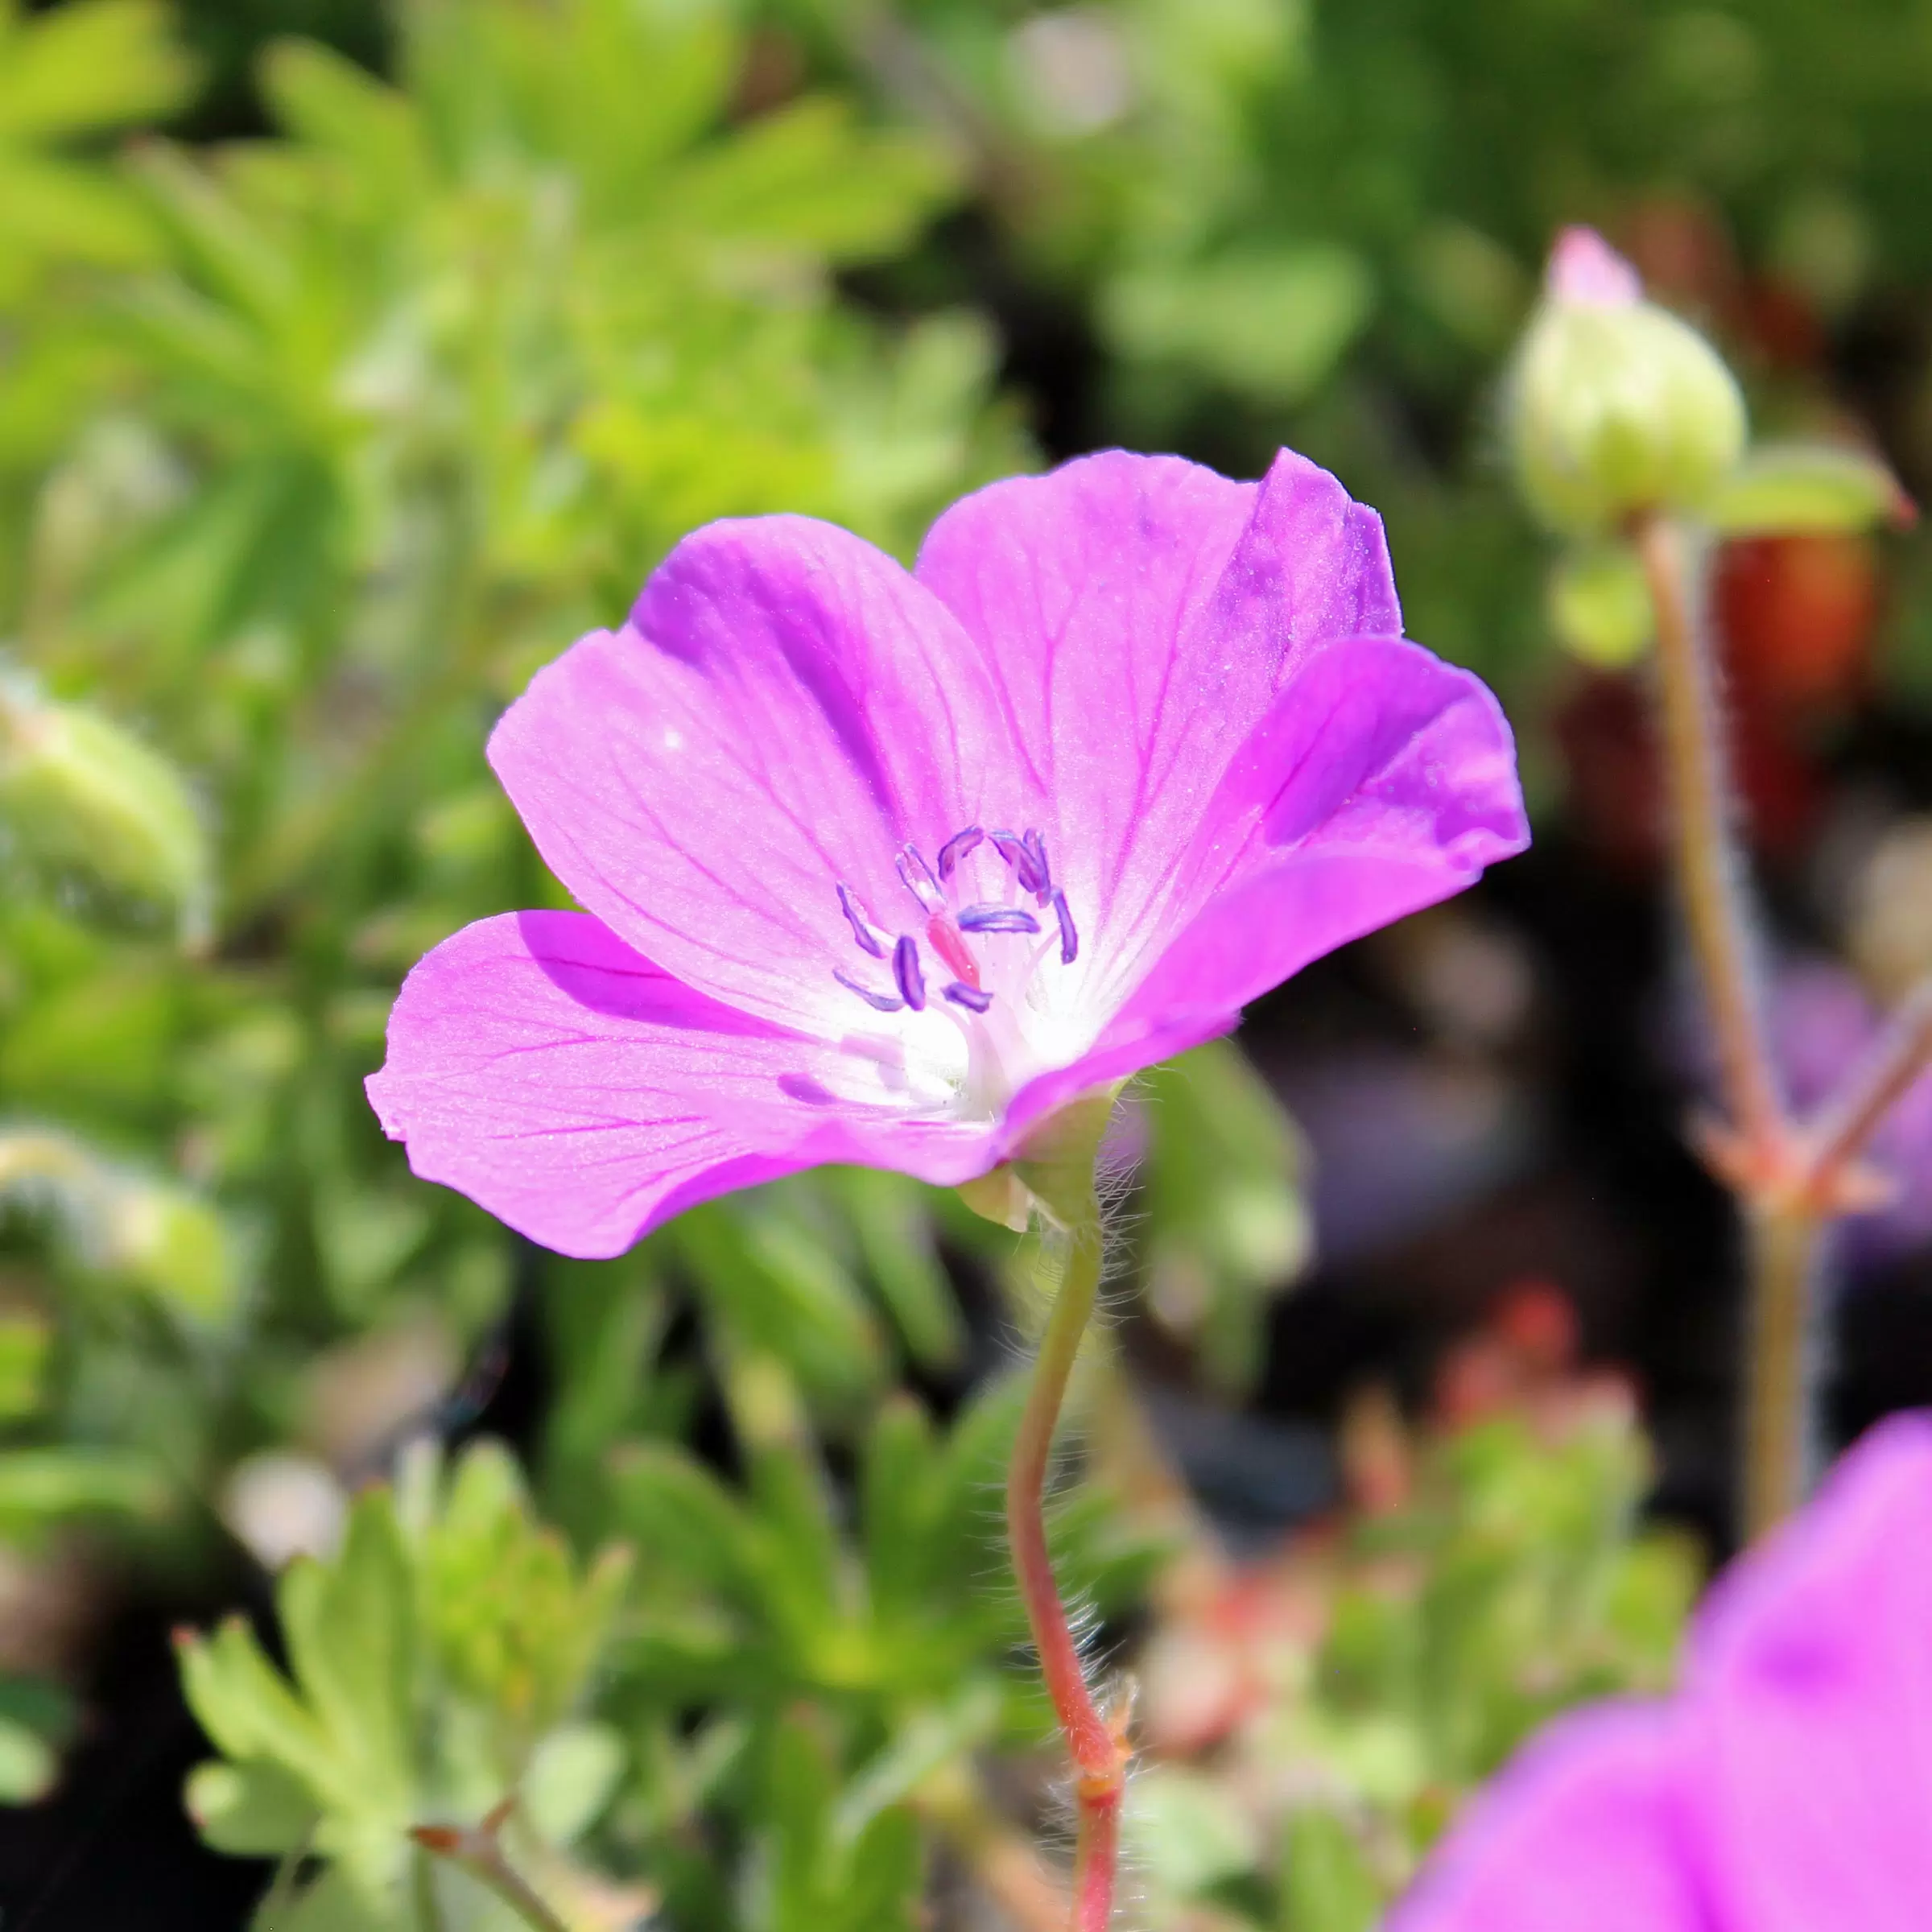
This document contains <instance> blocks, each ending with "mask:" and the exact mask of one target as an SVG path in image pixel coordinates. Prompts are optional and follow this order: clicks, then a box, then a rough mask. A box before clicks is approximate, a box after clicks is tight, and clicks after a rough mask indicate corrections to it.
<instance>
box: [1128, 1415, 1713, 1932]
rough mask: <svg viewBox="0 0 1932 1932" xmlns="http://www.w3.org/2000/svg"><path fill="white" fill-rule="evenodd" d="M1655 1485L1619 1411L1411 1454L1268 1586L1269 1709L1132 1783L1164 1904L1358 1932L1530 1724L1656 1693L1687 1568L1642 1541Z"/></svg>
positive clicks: (1280, 1924)
mask: <svg viewBox="0 0 1932 1932" xmlns="http://www.w3.org/2000/svg"><path fill="white" fill-rule="evenodd" d="M1648 1482H1649V1459H1648V1455H1647V1453H1646V1451H1645V1447H1644V1444H1643V1442H1642V1439H1641V1435H1639V1433H1638V1432H1637V1429H1636V1427H1635V1425H1634V1423H1633V1419H1632V1417H1631V1414H1630V1412H1629V1408H1628V1406H1627V1405H1625V1404H1622V1403H1618V1402H1611V1403H1609V1404H1608V1405H1607V1406H1605V1405H1601V1404H1597V1405H1592V1404H1591V1402H1589V1401H1588V1400H1587V1398H1586V1399H1585V1400H1583V1402H1579V1404H1578V1405H1577V1406H1576V1407H1575V1409H1574V1410H1572V1411H1571V1413H1570V1414H1568V1415H1567V1416H1566V1417H1564V1418H1563V1420H1562V1421H1561V1422H1560V1423H1559V1424H1558V1425H1557V1426H1554V1427H1553V1426H1551V1424H1550V1419H1549V1418H1544V1419H1543V1420H1542V1422H1538V1421H1537V1420H1535V1419H1534V1418H1532V1417H1530V1416H1529V1415H1526V1414H1504V1415H1501V1416H1499V1417H1496V1418H1493V1419H1490V1420H1488V1421H1485V1422H1481V1423H1480V1424H1476V1425H1475V1426H1468V1427H1465V1428H1463V1429H1460V1430H1455V1431H1453V1432H1450V1433H1446V1434H1443V1435H1437V1436H1435V1437H1434V1438H1433V1439H1427V1440H1426V1441H1425V1442H1424V1443H1423V1445H1422V1448H1421V1451H1420V1452H1419V1454H1418V1457H1417V1459H1416V1469H1415V1475H1414V1488H1413V1492H1412V1493H1410V1495H1409V1496H1407V1497H1406V1499H1405V1500H1403V1501H1402V1502H1401V1503H1399V1504H1398V1505H1396V1506H1394V1507H1384V1508H1382V1509H1376V1510H1369V1511H1364V1512H1363V1513H1360V1514H1359V1515H1357V1516H1356V1517H1355V1518H1354V1519H1353V1520H1352V1521H1349V1522H1348V1523H1346V1524H1345V1525H1343V1526H1342V1527H1341V1529H1340V1534H1339V1536H1338V1537H1334V1538H1329V1539H1326V1540H1324V1539H1321V1538H1315V1539H1311V1541H1310V1542H1307V1543H1306V1544H1304V1545H1303V1546H1302V1547H1301V1548H1300V1549H1298V1550H1294V1551H1293V1552H1291V1553H1290V1558H1289V1560H1288V1561H1287V1562H1286V1563H1285V1564H1283V1565H1282V1566H1280V1567H1278V1568H1277V1569H1276V1570H1274V1571H1272V1572H1269V1573H1266V1574H1265V1575H1264V1576H1263V1578H1262V1579H1261V1581H1260V1583H1259V1586H1258V1587H1260V1588H1261V1590H1263V1591H1268V1592H1272V1593H1273V1595H1274V1596H1275V1598H1276V1599H1277V1600H1278V1601H1279V1602H1280V1603H1281V1604H1282V1606H1283V1607H1284V1614H1283V1615H1282V1616H1281V1617H1280V1618H1279V1619H1278V1620H1277V1621H1276V1623H1275V1624H1274V1626H1273V1627H1274V1629H1276V1630H1277V1631H1278V1632H1279V1633H1286V1634H1285V1635H1278V1636H1277V1637H1275V1639H1274V1648H1273V1649H1272V1651H1271V1652H1270V1653H1267V1654H1266V1655H1265V1657H1262V1658H1261V1659H1258V1660H1257V1662H1259V1663H1260V1664H1261V1668H1263V1669H1264V1670H1265V1672H1266V1673H1267V1674H1268V1675H1269V1678H1271V1679H1272V1681H1273V1683H1274V1691H1273V1695H1271V1696H1269V1697H1266V1698H1257V1699H1254V1700H1253V1703H1251V1704H1250V1705H1249V1707H1246V1708H1245V1709H1244V1710H1243V1711H1242V1712H1241V1721H1240V1724H1239V1727H1238V1728H1237V1729H1236V1731H1235V1732H1234V1733H1233V1735H1232V1737H1231V1738H1230V1739H1229V1740H1228V1742H1227V1743H1225V1744H1224V1745H1223V1746H1222V1748H1221V1750H1220V1753H1219V1754H1218V1755H1217V1756H1216V1757H1214V1758H1212V1760H1210V1761H1209V1762H1208V1764H1207V1765H1204V1766H1197V1765H1192V1764H1187V1763H1167V1764H1159V1765H1154V1767H1153V1768H1151V1769H1149V1770H1148V1771H1147V1773H1146V1774H1145V1776H1144V1777H1143V1779H1142V1781H1141V1783H1140V1784H1139V1785H1137V1787H1136V1789H1135V1792H1134V1794H1133V1810H1132V1824H1131V1831H1132V1835H1133V1843H1134V1844H1135V1845H1136V1846H1137V1849H1138V1852H1139V1855H1140V1856H1141V1859H1142V1860H1143V1861H1144V1864H1145V1866H1146V1870H1147V1872H1148V1874H1149V1884H1150V1889H1152V1890H1153V1891H1154V1893H1155V1894H1156V1896H1157V1897H1158V1898H1159V1899H1160V1900H1161V1901H1163V1905H1164V1909H1166V1910H1168V1911H1170V1912H1171V1911H1176V1910H1179V1909H1180V1908H1181V1906H1182V1905H1183V1904H1185V1903H1186V1902H1187V1901H1195V1902H1196V1903H1198V1904H1199V1905H1203V1907H1212V1908H1214V1909H1216V1913H1217V1914H1219V1915H1224V1916H1217V1917H1216V1918H1213V1919H1211V1920H1208V1921H1205V1922H1203V1923H1204V1924H1225V1926H1227V1927H1228V1932H1234V1928H1236V1927H1239V1926H1253V1925H1259V1926H1269V1927H1273V1928H1278V1929H1279V1932H1369V1928H1370V1927H1372V1926H1374V1925H1375V1924H1376V1923H1377V1921H1378V1920H1379V1918H1380V1916H1381V1910H1382V1909H1383V1907H1384V1906H1385V1905H1386V1904H1388V1903H1389V1901H1391V1900H1392V1899H1393V1897H1395V1896H1396V1895H1397V1893H1399V1892H1400V1891H1401V1889H1402V1887H1403V1886H1404V1885H1406V1883H1407V1882H1408V1880H1409V1879H1410V1876H1412V1875H1413V1873H1414V1870H1415V1868H1416V1865H1417V1864H1418V1860H1419V1859H1420V1857H1421V1856H1422V1853H1423V1852H1426V1850H1427V1849H1428V1847H1430V1845H1431V1844H1432V1843H1434V1842H1435V1839H1436V1838H1437V1837H1438V1836H1439V1834H1440V1833H1441V1831H1443V1827H1445V1826H1446V1825H1447V1823H1449V1821H1450V1819H1451V1818H1453V1817H1454V1815H1455V1812H1456V1810H1457V1809H1458V1808H1459V1806H1460V1805H1461V1803H1462V1802H1463V1800H1464V1799H1465V1798H1467V1797H1468V1794H1470V1792H1471V1791H1472V1790H1474V1788H1475V1787H1476V1785H1478V1784H1480V1782H1481V1781H1483V1780H1484V1778H1486V1777H1488V1776H1490V1775H1491V1774H1492V1773H1494V1772H1495V1771H1496V1770H1497V1769H1500V1768H1501V1765H1503V1763H1504V1762H1505V1761H1506V1760H1507V1759H1508V1757H1509V1755H1510V1754H1511V1752H1513V1751H1514V1750H1515V1749H1516V1748H1517V1745H1518V1744H1521V1742H1522V1741H1523V1740H1524V1739H1525V1738H1526V1737H1527V1736H1529V1735H1530V1732H1533V1731H1534V1730H1535V1729H1536V1728H1537V1727H1538V1725H1539V1724H1542V1723H1543V1722H1544V1721H1545V1720H1546V1719H1547V1718H1549V1717H1550V1716H1552V1715H1554V1714H1555V1713H1556V1712H1558V1711H1563V1710H1565V1709H1567V1708H1568V1707H1570V1706H1571V1705H1573V1704H1575V1703H1581V1702H1583V1701H1584V1700H1585V1699H1591V1698H1596V1697H1604V1696H1609V1695H1617V1694H1628V1693H1631V1692H1644V1691H1661V1690H1662V1689H1664V1688H1665V1687H1666V1686H1667V1685H1668V1684H1669V1682H1670V1679H1671V1677H1672V1674H1673V1671H1674V1662H1675V1657H1676V1651H1677V1646H1678V1640H1679V1638H1680V1637H1681V1635H1682V1630H1683V1626H1684V1622H1685V1619H1686V1616H1687V1614H1688V1612H1689V1610H1690V1607H1691V1601H1692V1600H1693V1598H1694V1596H1695V1591H1696V1587H1697V1583H1698V1580H1699V1565H1698V1562H1697V1559H1696V1557H1695V1552H1694V1550H1692V1549H1691V1546H1689V1545H1688V1543H1687V1542H1685V1541H1684V1540H1683V1539H1682V1538H1679V1537H1676V1536H1674V1535H1671V1534H1664V1533H1658V1532H1647V1533H1641V1534H1640V1533H1638V1532H1637V1530H1636V1527H1635V1525H1636V1513H1637V1507H1638V1505H1639V1504H1640V1502H1641V1499H1642V1496H1643V1493H1644V1491H1645V1488H1646V1486H1647V1484H1648ZM1258 1624H1259V1627H1260V1628H1261V1629H1264V1630H1265V1629H1269V1627H1270V1626H1269V1622H1268V1620H1266V1619H1265V1618H1262V1619H1261V1620H1258ZM1160 1909H1162V1907H1157V1914H1158V1911H1159V1910H1160Z"/></svg>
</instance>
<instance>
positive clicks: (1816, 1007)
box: [1770, 959, 1932, 1264]
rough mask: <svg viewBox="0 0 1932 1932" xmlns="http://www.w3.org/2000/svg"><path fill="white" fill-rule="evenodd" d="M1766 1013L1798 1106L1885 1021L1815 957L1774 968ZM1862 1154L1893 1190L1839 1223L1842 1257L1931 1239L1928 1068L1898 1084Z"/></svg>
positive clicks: (1818, 1101) (1838, 1078)
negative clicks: (1898, 1091) (1899, 1090)
mask: <svg viewBox="0 0 1932 1932" xmlns="http://www.w3.org/2000/svg"><path fill="white" fill-rule="evenodd" d="M1770 1016H1771V1025H1772V1030H1773V1038H1775V1040H1776V1042H1777V1050H1778V1055H1779V1059H1780V1060H1781V1063H1782V1064H1783V1067H1784V1070H1785V1081H1786V1084H1787V1085H1788V1086H1789V1088H1790V1095H1791V1098H1792V1100H1793V1101H1794V1103H1795V1104H1797V1105H1798V1107H1799V1108H1802V1109H1806V1110H1809V1109H1810V1108H1815V1107H1818V1106H1820V1105H1822V1104H1824V1103H1825V1102H1826V1101H1827V1100H1829V1099H1830V1098H1831V1096H1832V1095H1834V1094H1835V1093H1836V1092H1838V1091H1839V1087H1840V1085H1841V1084H1842V1083H1843V1080H1844V1078H1845V1074H1846V1070H1847V1068H1848V1067H1854V1066H1856V1065H1857V1064H1858V1063H1860V1061H1861V1060H1862V1059H1864V1056H1865V1055H1866V1054H1867V1053H1868V1051H1870V1050H1871V1049H1872V1047H1873V1046H1874V1045H1876V1042H1877V1040H1878V1038H1879V1036H1880V1034H1881V1032H1882V1031H1883V1030H1884V1027H1885V1021H1884V1018H1883V1017H1882V1016H1881V1015H1880V1013H1879V1011H1878V1009H1876V1007H1875V1006H1874V1005H1872V1001H1871V1000H1870V999H1869V998H1868V997H1867V995H1866V993H1865V990H1864V987H1863V986H1862V985H1860V983H1859V981H1858V980H1857V979H1856V976H1854V975H1852V973H1850V972H1847V970H1846V969H1845V968H1843V967H1842V966H1839V965H1837V964H1834V963H1833V962H1832V961H1831V960H1821V959H1801V960H1793V961H1792V962H1790V964H1786V965H1784V966H1781V967H1780V968H1778V969H1777V972H1775V973H1774V974H1773V976H1772V980H1771V989H1770ZM1864 1158H1865V1160H1866V1161H1867V1162H1868V1164H1869V1165H1870V1166H1872V1169H1873V1170H1875V1171H1876V1173H1877V1174H1879V1175H1880V1176H1881V1177H1882V1178H1883V1179H1884V1180H1885V1182H1887V1183H1889V1185H1890V1187H1892V1189H1893V1193H1892V1195H1891V1197H1890V1198H1889V1199H1887V1200H1885V1201H1884V1202H1882V1203H1880V1205H1879V1206H1878V1207H1876V1208H1874V1209H1873V1210H1872V1211H1871V1212H1868V1213H1864V1214H1858V1215H1855V1216H1852V1218H1851V1219H1849V1220H1847V1221H1845V1222H1843V1223H1842V1224H1840V1228H1839V1241H1840V1243H1841V1245H1843V1248H1844V1249H1846V1251H1847V1260H1849V1261H1852V1262H1853V1263H1854V1264H1856V1263H1859V1262H1866V1261H1885V1260H1886V1259H1889V1257H1892V1256H1893V1255H1895V1254H1897V1253H1901V1252H1902V1251H1904V1250H1905V1249H1910V1248H1915V1247H1918V1246H1919V1245H1922V1244H1923V1243H1924V1242H1926V1241H1932V1073H1927V1074H1924V1075H1921V1076H1920V1077H1919V1079H1918V1080H1916V1081H1914V1082H1913V1084H1912V1085H1911V1086H1910V1087H1909V1088H1906V1090H1905V1093H1904V1095H1903V1096H1901V1099H1900V1100H1899V1101H1898V1103H1897V1105H1895V1106H1894V1107H1893V1108H1892V1110H1891V1112H1890V1113H1888V1114H1887V1115H1886V1117H1885V1121H1883V1123H1882V1124H1881V1125H1880V1127H1879V1129H1878V1131H1877V1133H1875V1134H1874V1135H1873V1136H1872V1141H1871V1145H1870V1146H1868V1148H1867V1149H1866V1150H1865V1154H1864Z"/></svg>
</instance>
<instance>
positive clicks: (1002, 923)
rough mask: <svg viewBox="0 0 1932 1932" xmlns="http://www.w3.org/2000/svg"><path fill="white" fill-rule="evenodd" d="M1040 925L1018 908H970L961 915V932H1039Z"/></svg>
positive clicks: (1031, 916)
mask: <svg viewBox="0 0 1932 1932" xmlns="http://www.w3.org/2000/svg"><path fill="white" fill-rule="evenodd" d="M1039 929H1040V923H1039V921H1038V919H1035V918H1034V916H1033V914H1031V913H1030V912H1022V911H1021V910H1020V909H1019V908H1018V906H968V907H967V908H966V910H964V912H962V913H961V914H960V931H961V932H1038V931H1039Z"/></svg>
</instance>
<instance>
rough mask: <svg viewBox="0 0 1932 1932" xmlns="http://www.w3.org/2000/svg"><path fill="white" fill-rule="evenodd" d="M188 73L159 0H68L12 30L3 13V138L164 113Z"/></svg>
mask: <svg viewBox="0 0 1932 1932" xmlns="http://www.w3.org/2000/svg"><path fill="white" fill-rule="evenodd" d="M193 76H194V69H193V66H192V63H191V62H190V61H189V60H188V57H187V56H186V54H185V53H184V52H183V51H182V49H181V48H180V46H179V44H178V43H176V42H175V39H174V36H173V33H172V31H171V23H170V19H169V16H168V11H167V8H166V7H165V6H163V5H162V4H161V3H160V0H69V3H68V5H66V6H61V7H59V8H56V9H55V10H52V11H51V12H48V13H47V14H43V15H42V16H41V17H39V19H31V20H28V21H27V22H25V23H20V24H18V25H15V26H14V27H12V28H11V29H9V28H8V27H7V26H6V23H5V22H4V20H0V141H4V140H6V139H9V138H11V139H13V140H16V141H19V140H24V139H35V140H47V139H49V138H57V137H60V136H63V135H70V134H93V133H96V132H97V131H99V130H102V129H105V128H111V127H118V126H122V125H124V124H125V123H126V122H130V121H141V120H147V119H149V118H152V117H155V116H158V115H161V114H167V113H168V112H170V111H171V109H175V108H176V107H179V106H180V105H181V104H182V103H183V101H184V100H185V99H186V97H187V95H188V89H189V86H190V85H191V83H192V80H193Z"/></svg>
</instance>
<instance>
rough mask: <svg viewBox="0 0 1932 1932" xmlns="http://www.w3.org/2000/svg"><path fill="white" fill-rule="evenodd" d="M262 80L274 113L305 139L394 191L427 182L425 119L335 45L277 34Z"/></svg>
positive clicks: (416, 187) (410, 190) (413, 188)
mask: <svg viewBox="0 0 1932 1932" xmlns="http://www.w3.org/2000/svg"><path fill="white" fill-rule="evenodd" d="M262 91H263V93H265V94H266V96H267V97H268V102H269V105H270V107H271V108H272V109H274V110H275V117H276V118H277V119H278V120H279V122H281V123H282V124H283V126H285V127H286V128H287V130H289V132H290V133H291V134H295V136H297V137H298V138H299V139H301V140H303V141H305V142H308V143H309V144H310V145H311V146H312V147H317V148H320V149H324V150H325V151H328V153H330V154H332V155H336V156H339V157H340V158H341V159H343V160H344V161H345V162H347V163H349V164H350V165H351V166H353V167H354V168H355V169H356V170H357V172H358V173H360V174H362V175H366V176H367V177H368V178H369V179H370V180H373V181H378V182H381V183H382V184H385V185H386V188H387V189H388V191H389V192H390V194H391V195H393V196H398V197H403V196H411V195H413V194H415V193H418V192H421V191H422V190H423V188H425V187H426V186H427V167H428V155H427V152H426V151H425V149H424V145H423V137H422V126H421V119H420V117H419V115H418V114H415V112H414V111H412V109H411V104H410V102H409V101H408V99H407V97H406V96H404V95H402V94H399V93H397V92H396V91H395V90H394V89H393V88H390V87H386V86H385V85H383V83H382V82H381V81H378V80H377V79H376V78H375V77H374V76H373V75H372V74H370V73H369V72H368V71H367V70H366V69H365V68H361V67H358V66H357V64H356V63H355V62H354V61H353V60H349V59H347V58H346V57H345V56H343V55H341V54H339V53H337V52H335V51H334V49H333V48H331V47H323V46H320V45H318V44H317V43H316V42H315V41H312V40H278V41H276V42H275V43H274V45H272V46H271V47H270V48H269V50H268V52H267V54H266V56H265V57H264V59H263V60H262ZM391 206H392V209H393V208H394V204H393V203H392V204H391Z"/></svg>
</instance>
